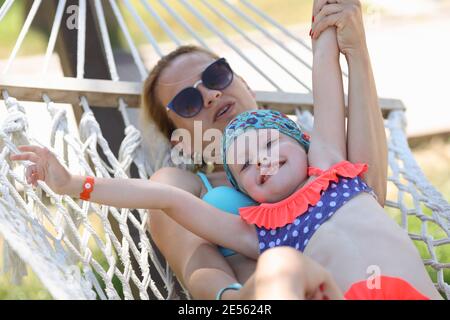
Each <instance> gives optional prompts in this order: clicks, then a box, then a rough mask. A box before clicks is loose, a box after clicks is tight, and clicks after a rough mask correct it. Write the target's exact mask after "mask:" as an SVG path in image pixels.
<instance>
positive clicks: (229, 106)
mask: <svg viewBox="0 0 450 320" xmlns="http://www.w3.org/2000/svg"><path fill="white" fill-rule="evenodd" d="M234 105H235V102H230V103H227V104H226V105H225V106H223V107H222V108H220V109H219V111H218V112H217V113H216V114H215V116H214V121H217V120H220V119H222V118H223V117H224V116H226V115H227V114H229V113H230V111H231V110H232V109H233V108H234ZM224 110H225V112H224Z"/></svg>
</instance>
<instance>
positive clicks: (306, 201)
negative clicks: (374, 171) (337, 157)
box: [239, 161, 368, 229]
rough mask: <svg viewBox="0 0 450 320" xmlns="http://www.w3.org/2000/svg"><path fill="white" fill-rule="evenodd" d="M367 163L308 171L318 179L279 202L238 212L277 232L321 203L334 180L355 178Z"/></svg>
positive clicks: (249, 219) (361, 172) (343, 163)
mask: <svg viewBox="0 0 450 320" xmlns="http://www.w3.org/2000/svg"><path fill="white" fill-rule="evenodd" d="M367 168H368V166H367V164H364V163H351V162H349V161H341V162H339V163H337V164H335V165H334V166H332V167H331V168H329V169H328V170H326V171H322V170H320V169H318V168H314V167H310V168H308V175H310V176H318V177H317V178H316V179H314V180H313V181H311V182H309V183H308V184H306V185H305V186H303V187H302V188H300V189H299V190H297V191H296V192H294V193H293V194H292V195H290V196H289V197H287V198H286V199H284V200H281V201H280V202H277V203H261V204H260V205H258V206H251V207H243V208H240V209H239V214H240V216H241V218H242V219H244V221H245V222H247V223H248V224H255V225H257V226H258V227H264V228H266V229H275V228H279V227H283V226H285V225H287V224H289V223H292V222H293V221H294V220H295V219H296V218H297V217H298V216H301V215H302V214H304V213H305V212H306V211H307V210H308V206H315V205H316V204H317V202H319V200H320V197H321V192H322V191H323V190H326V189H328V186H329V184H330V182H331V181H333V182H337V181H338V176H341V177H345V178H354V177H356V176H361V175H362V174H363V173H364V172H366V171H367Z"/></svg>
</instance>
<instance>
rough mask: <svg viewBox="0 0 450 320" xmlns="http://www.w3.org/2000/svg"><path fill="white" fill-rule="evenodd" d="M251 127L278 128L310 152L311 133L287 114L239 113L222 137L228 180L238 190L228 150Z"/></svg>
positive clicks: (261, 111) (272, 112) (254, 111)
mask: <svg viewBox="0 0 450 320" xmlns="http://www.w3.org/2000/svg"><path fill="white" fill-rule="evenodd" d="M250 129H256V130H258V129H276V130H278V131H279V132H280V133H283V134H285V135H288V136H289V137H291V138H293V139H295V140H296V141H297V142H298V143H300V145H302V146H303V148H305V151H306V152H308V149H309V135H307V134H306V133H304V132H302V130H301V129H300V128H299V127H298V125H297V124H296V123H295V122H294V121H293V120H291V119H289V117H288V116H287V115H285V114H283V113H281V112H278V111H275V110H252V111H246V112H243V113H241V114H239V115H238V116H237V117H236V118H234V119H233V120H232V121H231V122H230V123H229V124H228V125H227V126H226V127H225V130H224V136H223V139H222V160H223V167H224V169H225V173H226V174H227V178H228V180H229V181H230V182H231V184H232V185H233V186H234V187H235V188H236V189H237V190H240V188H239V186H238V184H237V182H236V180H235V179H234V177H233V174H232V173H231V171H230V168H229V167H228V165H227V150H228V147H229V146H230V145H231V143H232V142H233V141H234V140H235V139H236V138H237V137H238V136H240V135H241V134H243V133H244V132H246V131H247V130H250ZM240 191H242V190H240Z"/></svg>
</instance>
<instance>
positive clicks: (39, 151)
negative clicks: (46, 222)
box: [10, 146, 71, 194]
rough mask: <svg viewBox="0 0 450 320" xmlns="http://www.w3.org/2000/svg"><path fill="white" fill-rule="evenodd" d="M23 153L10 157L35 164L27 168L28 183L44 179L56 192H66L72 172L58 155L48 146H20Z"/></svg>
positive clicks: (34, 184) (34, 183)
mask: <svg viewBox="0 0 450 320" xmlns="http://www.w3.org/2000/svg"><path fill="white" fill-rule="evenodd" d="M18 149H19V150H20V151H21V152H23V153H21V154H15V155H14V154H13V155H11V157H10V159H11V160H14V161H17V160H28V161H31V162H32V163H33V164H32V165H30V166H29V167H28V168H27V170H26V174H25V175H26V179H27V183H31V184H32V185H33V186H36V185H37V181H38V180H42V181H44V182H45V183H46V184H47V185H48V186H49V187H50V188H51V189H52V190H53V191H54V192H56V193H59V194H64V193H65V192H64V190H65V188H66V187H67V186H68V185H69V182H70V179H71V174H70V173H69V172H68V171H67V170H66V169H65V168H64V167H63V166H62V165H61V163H59V161H58V160H57V159H56V156H55V155H54V154H53V153H52V152H50V150H48V149H47V148H41V147H38V146H19V147H18Z"/></svg>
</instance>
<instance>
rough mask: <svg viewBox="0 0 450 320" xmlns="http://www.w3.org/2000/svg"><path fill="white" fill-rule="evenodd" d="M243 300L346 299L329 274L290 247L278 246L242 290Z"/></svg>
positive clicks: (263, 256) (266, 256)
mask: <svg viewBox="0 0 450 320" xmlns="http://www.w3.org/2000/svg"><path fill="white" fill-rule="evenodd" d="M241 290H242V292H241V295H240V296H241V298H242V299H268V300H275V299H283V300H299V299H300V300H303V299H342V298H343V297H342V293H341V292H340V290H339V288H338V287H337V285H336V283H335V282H334V281H333V280H332V279H331V276H330V275H329V273H328V272H327V271H326V270H325V269H324V268H323V267H322V266H320V265H319V264H318V263H316V262H314V261H313V260H311V259H310V258H308V257H306V256H304V255H303V254H301V253H300V252H298V251H297V250H295V249H293V248H290V247H277V248H273V249H270V250H267V251H266V252H264V253H263V254H262V255H261V257H260V258H259V259H258V264H257V266H256V271H255V273H254V275H253V276H252V277H251V278H250V279H249V280H248V281H247V282H246V283H245V285H244V287H243V288H242V289H241Z"/></svg>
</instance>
